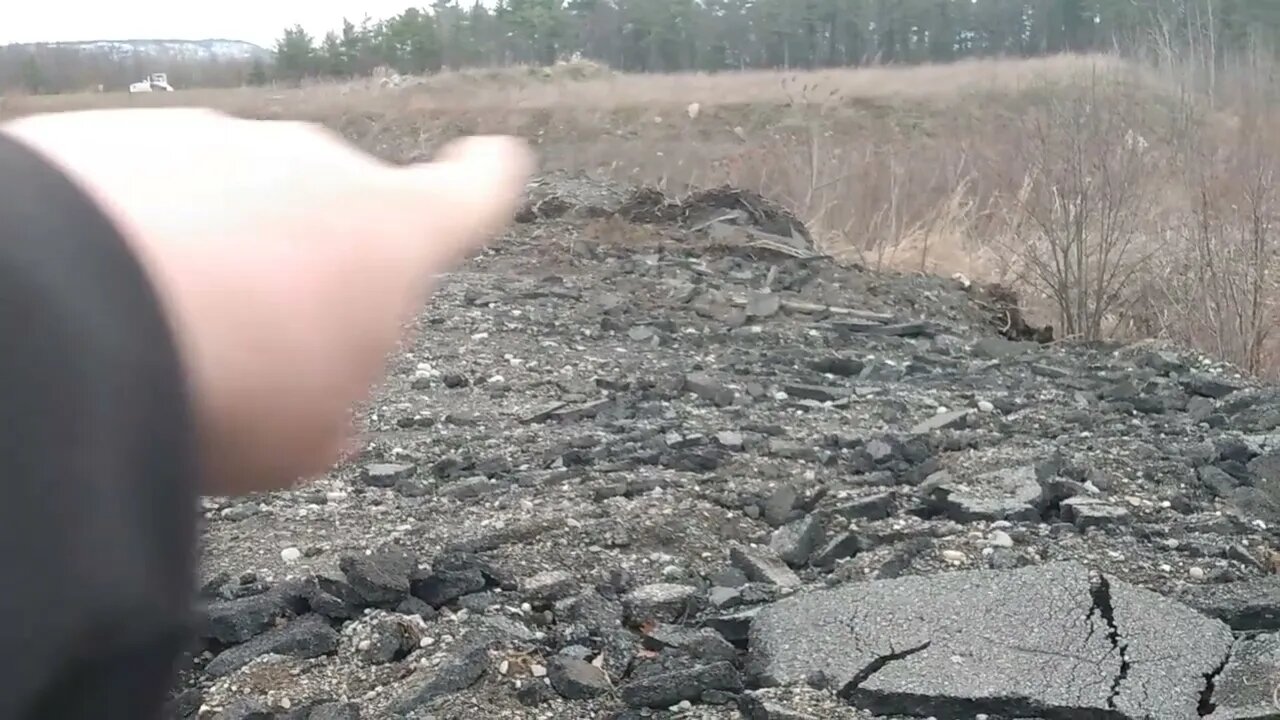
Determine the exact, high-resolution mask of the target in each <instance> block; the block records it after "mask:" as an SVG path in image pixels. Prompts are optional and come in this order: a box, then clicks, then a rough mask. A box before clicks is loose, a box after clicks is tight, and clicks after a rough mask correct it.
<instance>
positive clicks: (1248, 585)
mask: <svg viewBox="0 0 1280 720" xmlns="http://www.w3.org/2000/svg"><path fill="white" fill-rule="evenodd" d="M530 194H531V202H530V206H529V207H527V208H526V209H525V210H524V211H522V212H521V219H520V222H518V223H517V225H516V226H515V227H513V228H512V229H511V230H510V231H509V232H508V233H507V235H506V236H504V238H503V239H502V240H501V242H498V243H496V244H495V245H494V246H493V247H491V248H490V249H488V250H486V251H485V252H483V253H481V254H480V255H479V256H478V257H476V258H473V259H472V260H471V261H469V262H468V263H467V264H466V265H465V266H464V267H463V268H461V269H460V270H459V271H458V272H456V273H453V274H451V275H449V276H448V277H447V278H444V279H443V281H442V284H441V286H440V289H439V291H438V292H437V294H436V295H435V296H434V297H433V298H432V301H431V303H430V304H429V305H428V306H427V307H426V308H425V309H424V311H423V313H422V315H421V317H420V318H419V319H418V320H417V321H416V322H415V323H414V327H413V330H414V332H413V333H412V335H411V337H409V338H408V339H407V340H406V342H405V343H404V345H403V347H401V348H400V349H399V350H398V351H397V352H396V353H395V354H394V355H393V356H392V357H391V358H390V363H389V367H388V373H387V377H386V380H385V382H384V384H383V386H382V387H380V388H378V390H377V392H376V393H375V396H374V397H373V399H372V400H371V402H369V403H368V404H367V405H366V406H365V407H363V408H360V409H359V415H360V420H361V427H362V430H363V432H364V434H365V440H366V444H365V446H364V448H363V450H362V451H361V452H359V453H358V454H356V455H353V456H352V457H350V458H348V459H346V460H345V461H344V462H343V463H342V464H341V465H339V466H338V467H335V468H334V469H333V471H332V472H330V473H328V474H326V475H325V476H323V477H318V478H314V479H312V480H310V481H308V482H307V483H305V484H302V485H300V486H299V487H297V488H295V489H292V490H289V491H284V492H278V493H270V494H263V495H258V496H254V497H247V498H206V499H204V501H203V531H202V578H201V580H202V582H201V589H200V598H201V604H202V607H203V612H204V615H205V616H206V618H205V619H206V622H205V623H204V626H203V628H202V629H201V632H200V635H201V637H200V642H199V643H198V646H197V647H196V648H194V649H193V652H192V653H191V655H190V657H189V658H187V661H186V663H185V668H184V672H183V674H182V677H181V678H180V681H179V683H178V686H177V687H175V688H174V695H173V702H172V704H171V708H170V713H169V716H170V717H172V718H181V719H182V720H189V719H191V718H199V720H213V719H218V720H248V719H249V718H257V719H258V720H262V719H264V718H266V719H269V720H329V719H331V718H340V719H342V720H351V719H353V718H354V719H355V720H361V719H364V720H368V719H369V718H389V719H396V718H403V719H405V720H414V719H417V720H425V718H432V719H433V720H452V719H455V718H457V719H460V720H461V719H466V720H471V719H472V718H475V717H485V718H497V719H499V720H505V719H507V718H538V719H539V720H542V719H548V720H550V719H559V718H565V719H576V718H606V719H609V720H638V719H639V718H658V719H660V720H666V719H668V718H671V719H675V718H681V719H682V720H693V719H699V720H735V719H737V718H751V719H752V720H757V719H758V720H805V719H807V718H823V719H830V720H902V719H905V718H925V717H934V718H939V719H942V718H958V717H964V718H966V720H967V719H968V718H973V717H975V716H977V715H982V714H985V715H987V716H988V718H989V720H1013V719H1014V718H1018V719H1021V720H1036V719H1043V718H1053V719H1055V720H1056V719H1057V718H1065V717H1071V718H1077V717H1079V718H1090V717H1105V718H1161V719H1163V718H1173V719H1176V718H1182V717H1219V718H1226V717H1239V718H1257V717H1268V715H1267V714H1266V713H1267V712H1270V711H1269V710H1267V709H1266V703H1268V702H1270V701H1269V700H1268V699H1267V697H1268V696H1267V695H1265V694H1266V693H1270V692H1273V691H1274V688H1275V687H1276V684H1277V682H1280V665H1277V661H1276V659H1275V656H1274V653H1271V652H1268V651H1265V650H1266V649H1267V648H1271V647H1273V645H1267V644H1262V645H1259V644H1257V643H1255V642H1253V641H1254V639H1256V638H1268V637H1269V636H1268V633H1270V634H1274V633H1275V632H1276V631H1277V630H1280V628H1278V627H1277V625H1276V623H1277V619H1278V618H1280V586H1277V585H1276V583H1277V582H1278V581H1280V575H1277V573H1278V572H1280V556H1278V555H1277V554H1276V553H1275V549H1276V548H1277V547H1280V533H1278V532H1277V528H1280V493H1277V492H1276V491H1275V487H1274V483H1275V482H1276V481H1277V479H1278V478H1280V470H1278V469H1280V413H1277V412H1275V410H1274V408H1275V407H1277V406H1278V404H1277V401H1280V389H1277V388H1275V387H1274V386H1269V385H1265V384H1260V383H1256V382H1252V381H1250V380H1248V379H1247V378H1244V377H1242V376H1241V375H1240V374H1239V373H1237V372H1235V371H1234V370H1233V369H1232V368H1230V367H1227V366H1224V365H1222V364H1220V363H1215V362H1213V361H1211V360H1208V359H1206V358H1204V357H1201V356H1199V355H1196V354H1195V353H1191V352H1187V351H1186V350H1184V349H1180V348H1175V347H1168V346H1164V345H1159V344H1152V343H1139V344H1133V345H1119V344H1080V343H1073V342H1061V343H1053V344H1040V343H1038V342H1034V341H1029V340H1028V339H1027V338H1028V337H1034V336H1036V333H1037V330H1036V329H1035V328H1031V327H1029V326H1028V327H1021V326H1019V327H1013V326H1009V325H1008V322H1007V319H1008V317H1009V312H1010V311H1011V308H1010V306H1009V305H1008V302H1009V298H1008V295H1007V293H1003V292H1000V291H997V290H992V289H990V288H986V287H982V286H971V287H969V288H965V287H961V286H960V285H958V284H957V283H956V282H955V281H951V280H948V279H945V278H937V277H924V276H918V275H892V274H883V273H876V272H871V271H869V270H866V269H865V268H860V267H856V266H848V265H840V264H837V263H835V262H832V261H831V260H829V259H825V258H821V257H810V255H811V254H812V253H811V252H808V251H806V250H805V249H804V247H803V245H804V242H805V235H804V233H803V232H800V231H798V230H796V227H795V225H794V224H793V222H792V221H791V220H788V219H787V218H786V216H785V213H784V212H783V211H780V210H778V209H777V208H776V206H772V205H771V204H769V203H768V202H767V201H766V200H764V199H762V198H759V197H758V196H753V195H751V194H749V193H740V192H737V191H729V190H723V189H722V190H720V191H717V192H713V193H706V194H703V195H701V196H696V197H691V198H685V199H682V200H679V201H676V200H673V199H669V198H664V197H663V196H662V195H661V194H660V193H655V192H653V191H651V190H644V189H641V190H639V191H633V189H630V188H626V187H621V186H615V185H609V184H603V183H596V182H594V181H590V180H586V179H582V178H570V179H566V178H554V177H552V178H547V179H544V180H542V181H540V182H539V184H537V185H535V186H533V187H531V189H530ZM708 218H712V220H711V221H710V222H711V223H712V224H711V225H710V226H706V225H705V223H707V222H708ZM1006 328H1007V332H1006ZM1265 642H1270V643H1274V640H1266V641H1265ZM1228 648H1230V650H1229V651H1228ZM1232 713H1235V715H1232Z"/></svg>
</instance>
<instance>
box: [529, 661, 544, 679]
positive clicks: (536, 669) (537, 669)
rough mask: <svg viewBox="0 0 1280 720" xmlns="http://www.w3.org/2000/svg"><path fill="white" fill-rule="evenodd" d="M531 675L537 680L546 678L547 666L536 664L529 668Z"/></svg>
mask: <svg viewBox="0 0 1280 720" xmlns="http://www.w3.org/2000/svg"><path fill="white" fill-rule="evenodd" d="M529 674H530V675H532V676H534V677H536V678H540V677H546V676H547V667H546V666H545V665H538V664H536V663H535V664H533V665H530V666H529Z"/></svg>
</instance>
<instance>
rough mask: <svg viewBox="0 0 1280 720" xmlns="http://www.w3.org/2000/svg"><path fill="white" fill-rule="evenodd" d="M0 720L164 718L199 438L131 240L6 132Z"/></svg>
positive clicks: (1, 165) (179, 637) (0, 202)
mask: <svg viewBox="0 0 1280 720" xmlns="http://www.w3.org/2000/svg"><path fill="white" fill-rule="evenodd" d="M0 342H3V348H2V349H0V552H2V553H3V555H2V557H3V559H2V560H0V582H2V583H3V589H2V590H0V655H2V656H3V660H2V661H0V720H10V719H12V720H37V719H39V720H54V719H55V718H56V719H57V720H80V719H84V720H88V719H89V718H94V719H95V720H108V719H115V718H119V719H120V720H125V719H126V718H127V719H129V720H150V719H152V718H158V717H160V714H161V708H162V706H163V703H164V701H165V698H166V695H167V690H168V689H169V688H170V687H171V685H172V682H173V673H174V670H175V661H176V659H177V658H178V657H179V656H180V653H181V651H182V650H183V649H184V647H185V644H186V643H187V639H188V637H189V632H188V631H189V629H190V627H189V626H190V622H189V615H190V607H191V606H190V601H191V595H192V593H191V590H192V588H193V586H194V578H193V574H194V572H193V568H194V564H195V518H194V513H195V510H196V506H195V503H196V500H197V497H196V482H195V481H196V476H197V471H198V468H197V467H196V465H195V438H194V430H193V421H192V416H191V413H190V410H189V407H188V402H189V401H188V397H187V388H186V387H185V381H184V378H183V375H182V372H181V368H180V365H179V357H178V352H177V348H176V346H175V342H174V338H173V334H172V333H171V331H170V327H169V326H168V324H167V321H166V319H165V318H164V316H163V315H162V310H161V307H160V303H159V301H158V298H157V297H156V295H155V293H154V291H153V288H152V287H151V285H150V283H149V282H148V280H147V278H146V276H145V275H144V274H143V271H142V268H141V266H140V265H139V263H138V262H137V261H136V259H135V258H134V256H133V255H132V254H131V252H130V251H129V248H128V247H127V246H126V244H125V242H124V240H123V239H122V237H121V236H120V233H119V232H118V231H117V229H116V228H115V227H114V226H113V224H112V223H111V222H110V221H109V220H108V219H107V218H106V217H105V216H104V215H103V213H101V212H100V211H99V209H98V208H97V206H96V205H95V204H94V203H92V202H91V201H90V200H89V199H88V198H87V196H86V195H85V194H83V193H82V192H81V191H80V190H79V189H78V188H77V187H76V186H75V185H73V184H72V183H71V182H69V181H68V180H67V179H66V177H65V176H64V175H63V174H62V173H60V172H58V171H56V170H55V169H54V168H53V167H52V166H51V165H50V164H48V163H46V162H45V161H44V160H43V159H42V158H40V157H38V156H37V155H35V154H34V153H32V152H30V151H28V150H27V149H25V148H24V147H23V146H20V145H18V144H17V143H15V142H14V141H12V140H10V139H7V138H5V137H4V136H2V135H0Z"/></svg>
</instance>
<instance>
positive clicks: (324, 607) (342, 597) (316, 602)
mask: <svg viewBox="0 0 1280 720" xmlns="http://www.w3.org/2000/svg"><path fill="white" fill-rule="evenodd" d="M305 597H306V600H307V604H308V605H309V606H310V607H311V611H312V612H315V613H319V614H320V615H323V616H325V617H327V618H332V619H334V620H350V619H352V618H356V617H359V616H360V613H361V611H362V610H363V608H364V607H365V599H364V598H363V597H361V596H360V593H357V592H356V591H355V588H352V587H351V585H350V584H349V583H347V582H346V581H345V580H340V579H338V578H332V577H328V576H326V575H318V576H316V577H315V579H314V583H311V584H309V585H308V586H307V589H306V595H305Z"/></svg>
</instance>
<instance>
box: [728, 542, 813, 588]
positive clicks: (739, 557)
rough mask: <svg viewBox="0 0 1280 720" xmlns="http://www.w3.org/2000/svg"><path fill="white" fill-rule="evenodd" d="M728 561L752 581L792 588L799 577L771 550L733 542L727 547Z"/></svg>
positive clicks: (795, 585) (798, 582)
mask: <svg viewBox="0 0 1280 720" xmlns="http://www.w3.org/2000/svg"><path fill="white" fill-rule="evenodd" d="M729 562H731V563H733V564H734V566H735V567H737V568H738V569H739V570H741V571H742V572H743V573H744V574H746V576H747V579H748V580H751V581H752V582H759V583H766V584H768V585H776V586H778V587H784V588H793V587H797V586H799V585H800V578H799V577H798V576H797V575H796V574H795V572H794V571H792V570H791V568H789V567H787V564H786V563H785V562H783V561H782V558H780V557H778V554H777V553H775V552H774V551H773V550H770V549H768V548H763V547H754V548H753V547H747V546H745V545H738V544H735V545H734V546H732V547H731V548H729Z"/></svg>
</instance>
